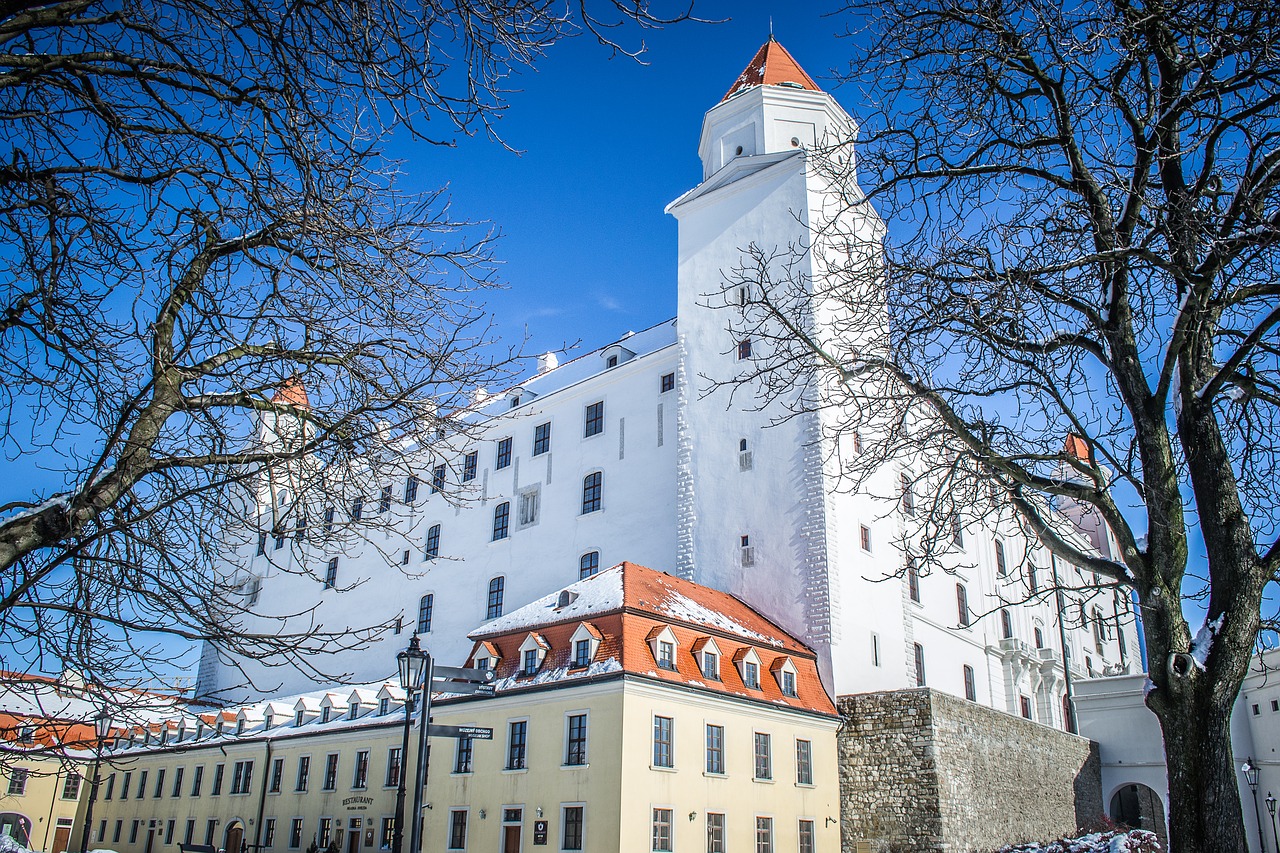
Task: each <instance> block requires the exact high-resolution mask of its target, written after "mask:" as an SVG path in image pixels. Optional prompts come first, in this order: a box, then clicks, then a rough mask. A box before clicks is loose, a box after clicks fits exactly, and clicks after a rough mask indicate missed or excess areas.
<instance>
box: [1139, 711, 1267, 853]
mask: <svg viewBox="0 0 1280 853" xmlns="http://www.w3.org/2000/svg"><path fill="white" fill-rule="evenodd" d="M1195 692H1196V693H1199V692H1200V691H1195ZM1186 698H1187V699H1189V700H1191V701H1188V702H1186V703H1185V704H1184V703H1182V702H1173V703H1163V702H1162V703H1153V704H1159V705H1160V706H1161V710H1160V711H1158V712H1157V715H1158V716H1159V717H1160V726H1161V728H1162V730H1163V732H1164V747H1165V758H1166V762H1167V767H1168V772H1169V814H1170V815H1175V816H1176V820H1172V821H1170V826H1169V850H1170V851H1171V853H1219V851H1221V853H1226V851H1240V853H1244V851H1246V850H1247V848H1246V846H1245V834H1244V823H1243V821H1242V820H1241V811H1240V806H1241V802H1240V788H1239V784H1238V779H1237V768H1236V766H1235V760H1234V756H1233V755H1232V750H1231V727H1230V719H1229V718H1230V708H1227V709H1223V708H1218V707H1213V706H1211V705H1201V704H1199V703H1197V702H1195V701H1194V700H1195V698H1196V697H1195V696H1187V697H1186Z"/></svg>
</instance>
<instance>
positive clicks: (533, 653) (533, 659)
mask: <svg viewBox="0 0 1280 853" xmlns="http://www.w3.org/2000/svg"><path fill="white" fill-rule="evenodd" d="M522 671H523V672H524V674H525V675H533V674H534V673H535V672H537V671H538V650H537V649H525V653H524V669H523V670H522Z"/></svg>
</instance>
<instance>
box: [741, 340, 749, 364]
mask: <svg viewBox="0 0 1280 853" xmlns="http://www.w3.org/2000/svg"><path fill="white" fill-rule="evenodd" d="M748 358H751V338H743V339H742V340H740V341H738V361H742V360H744V359H748Z"/></svg>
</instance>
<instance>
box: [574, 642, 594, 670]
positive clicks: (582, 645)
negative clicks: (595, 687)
mask: <svg viewBox="0 0 1280 853" xmlns="http://www.w3.org/2000/svg"><path fill="white" fill-rule="evenodd" d="M589 663H591V641H590V640H578V642H576V643H574V644H573V665H574V666H586V665H587V664H589Z"/></svg>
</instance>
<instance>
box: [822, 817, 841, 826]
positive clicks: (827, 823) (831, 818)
mask: <svg viewBox="0 0 1280 853" xmlns="http://www.w3.org/2000/svg"><path fill="white" fill-rule="evenodd" d="M839 822H840V821H838V820H836V819H835V818H833V817H829V818H827V822H826V824H824V826H831V824H833V823H839Z"/></svg>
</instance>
